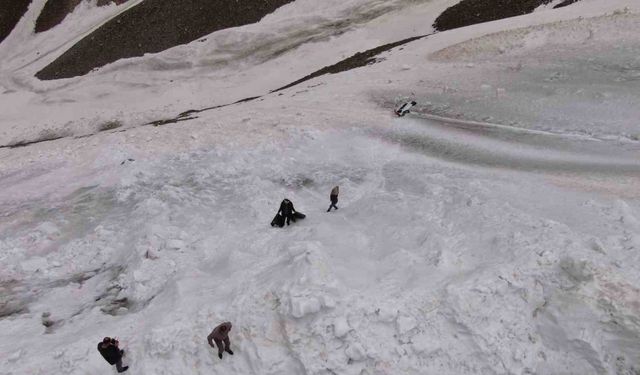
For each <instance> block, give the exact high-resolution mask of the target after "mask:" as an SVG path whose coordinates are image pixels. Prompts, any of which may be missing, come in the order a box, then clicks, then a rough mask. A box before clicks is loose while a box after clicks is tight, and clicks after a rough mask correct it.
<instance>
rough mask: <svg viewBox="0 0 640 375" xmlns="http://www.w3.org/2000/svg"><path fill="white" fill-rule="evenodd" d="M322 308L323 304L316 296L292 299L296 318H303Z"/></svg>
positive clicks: (293, 314) (292, 311)
mask: <svg viewBox="0 0 640 375" xmlns="http://www.w3.org/2000/svg"><path fill="white" fill-rule="evenodd" d="M321 309H322V304H321V303H320V301H319V300H318V299H317V298H314V297H294V298H292V299H291V315H292V316H293V317H294V318H302V317H303V316H305V315H309V314H315V313H317V312H318V311H320V310H321Z"/></svg>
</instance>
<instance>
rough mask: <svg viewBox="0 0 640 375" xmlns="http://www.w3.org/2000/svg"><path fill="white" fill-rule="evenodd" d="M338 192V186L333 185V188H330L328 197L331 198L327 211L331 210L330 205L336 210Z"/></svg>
mask: <svg viewBox="0 0 640 375" xmlns="http://www.w3.org/2000/svg"><path fill="white" fill-rule="evenodd" d="M339 193H340V187H339V186H334V187H333V189H331V194H330V195H329V199H331V205H330V206H329V209H328V210H327V212H330V211H331V207H333V208H335V209H336V210H337V209H338V206H336V204H338V194H339Z"/></svg>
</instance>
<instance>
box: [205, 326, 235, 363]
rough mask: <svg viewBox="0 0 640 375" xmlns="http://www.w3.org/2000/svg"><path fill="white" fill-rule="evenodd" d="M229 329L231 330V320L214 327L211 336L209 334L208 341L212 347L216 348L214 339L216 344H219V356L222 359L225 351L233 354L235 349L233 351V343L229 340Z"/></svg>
mask: <svg viewBox="0 0 640 375" xmlns="http://www.w3.org/2000/svg"><path fill="white" fill-rule="evenodd" d="M229 331H231V322H224V323H222V324H220V325H219V326H217V327H216V328H214V329H213V331H211V333H210V334H209V336H207V341H208V342H209V345H211V347H212V348H215V345H213V342H214V341H215V343H216V345H218V358H220V359H222V352H223V351H225V352H227V353H229V354H231V355H233V351H231V343H230V342H229ZM223 344H224V346H223Z"/></svg>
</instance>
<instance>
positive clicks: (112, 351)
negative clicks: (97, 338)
mask: <svg viewBox="0 0 640 375" xmlns="http://www.w3.org/2000/svg"><path fill="white" fill-rule="evenodd" d="M119 344H120V343H119V342H118V340H116V339H114V338H111V337H105V338H104V339H103V340H102V342H100V343H99V344H98V351H99V352H100V354H102V356H103V357H104V359H105V360H106V361H107V362H109V364H110V365H112V366H113V365H116V369H117V370H118V372H125V371H127V369H129V366H124V367H123V366H122V356H123V355H124V350H121V349H120V348H119V347H118V345H119Z"/></svg>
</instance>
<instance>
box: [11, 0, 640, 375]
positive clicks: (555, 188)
mask: <svg viewBox="0 0 640 375" xmlns="http://www.w3.org/2000/svg"><path fill="white" fill-rule="evenodd" d="M315 3H316V2H311V1H308V2H306V1H300V2H295V3H292V4H290V6H287V7H284V8H283V9H282V12H280V11H278V12H276V13H274V14H273V15H271V16H269V17H267V18H265V19H264V20H263V21H262V22H261V23H259V24H256V25H252V26H248V27H243V28H240V29H237V30H229V31H226V32H221V33H215V34H213V35H211V36H209V37H208V38H207V41H206V42H202V43H193V44H190V45H187V46H183V47H178V48H176V49H172V50H169V51H166V52H165V53H162V54H158V55H153V56H145V57H142V58H139V59H132V60H131V61H123V62H119V63H115V64H112V65H111V66H109V67H106V68H104V69H102V70H99V71H97V72H95V73H92V74H91V75H89V76H87V77H84V78H78V79H72V80H65V81H61V82H47V83H41V82H37V81H34V80H32V79H31V78H29V77H31V74H32V73H33V72H35V71H37V69H38V67H39V66H41V64H45V63H46V62H45V61H35V60H34V61H33V62H30V63H28V64H23V65H21V64H19V63H18V60H19V58H17V57H16V58H13V57H11V58H5V57H3V62H5V61H6V62H7V64H8V65H5V64H4V63H3V64H2V66H3V71H2V73H1V77H2V78H1V79H2V81H1V82H2V85H3V87H5V89H6V90H7V91H9V92H8V93H7V92H5V93H4V94H2V95H1V96H0V98H2V101H1V103H2V104H0V105H2V106H3V110H2V115H1V116H2V117H0V127H1V129H2V131H3V132H4V135H3V144H4V142H5V141H10V140H19V139H30V137H37V136H38V134H40V133H41V132H42V131H44V130H47V129H53V130H56V131H57V130H58V129H66V130H67V131H68V134H72V135H82V134H85V133H92V132H93V130H95V127H97V126H99V125H100V124H102V123H103V122H105V121H107V120H109V119H117V120H119V121H121V122H122V123H123V126H122V127H121V128H118V129H115V130H111V131H103V132H99V133H97V134H96V135H92V136H89V137H84V138H74V137H66V138H64V139H60V140H57V141H51V142H43V143H38V144H34V145H31V146H26V147H21V148H13V149H9V148H2V149H0V189H1V191H2V194H0V202H1V206H0V207H1V210H2V212H1V215H0V261H1V262H2V265H3V267H2V269H1V271H0V290H1V291H2V294H1V297H0V298H1V299H0V303H1V304H0V338H2V340H0V353H2V355H1V356H0V374H2V375H4V374H12V375H13V374H52V373H66V374H109V373H114V372H115V370H114V369H111V368H109V366H108V365H107V364H106V363H105V362H104V360H103V359H102V358H101V357H100V355H99V354H98V353H97V351H96V350H95V345H96V344H97V342H98V341H99V340H100V339H101V338H102V337H104V336H108V335H111V336H117V337H118V338H119V339H120V342H121V343H122V344H123V346H124V347H125V349H126V350H127V357H126V359H125V363H127V364H130V365H131V369H130V372H131V373H136V374H205V373H206V374H305V373H307V374H634V373H637V371H638V370H639V369H640V357H638V353H640V326H639V323H638V318H637V317H638V315H639V313H640V278H639V276H638V275H640V272H639V271H640V270H639V269H638V268H639V264H640V262H639V261H640V256H639V255H638V254H639V253H638V250H639V249H640V201H639V198H640V190H638V186H640V185H639V183H640V181H639V179H640V162H639V161H638V155H639V151H640V145H639V144H638V140H637V136H636V135H637V134H638V127H637V125H636V122H635V121H637V120H636V119H637V116H636V112H634V111H637V108H638V105H637V104H638V94H639V93H640V91H639V90H637V84H636V82H637V81H636V80H635V79H634V77H635V75H634V74H635V73H636V71H637V51H638V48H640V35H639V34H640V28H637V27H635V26H637V24H638V22H639V21H638V20H640V7H639V5H638V4H637V3H636V2H635V1H632V0H628V1H623V0H615V1H607V2H602V1H596V0H592V1H588V0H583V2H581V3H578V4H575V5H572V6H571V7H567V8H562V9H558V10H540V11H539V12H535V13H534V14H531V15H528V16H523V17H518V18H516V19H509V20H502V21H497V22H492V23H489V24H481V25H475V26H472V27H468V28H464V29H460V30H452V31H448V32H445V33H439V34H436V35H434V36H431V37H428V38H424V39H421V40H418V41H414V42H412V43H410V44H407V45H405V46H403V47H399V48H396V49H394V50H392V51H390V52H387V53H384V54H382V55H381V56H380V60H381V61H380V62H378V63H377V64H374V65H371V66H368V67H364V68H360V69H355V70H351V71H348V72H344V73H340V74H335V75H327V76H322V77H319V78H316V79H314V80H311V81H308V82H305V83H303V84H301V85H299V86H295V87H292V88H290V89H287V90H284V91H283V92H281V93H274V94H270V95H265V96H264V97H262V98H260V99H257V100H255V101H251V102H246V103H240V104H236V105H232V106H227V107H223V108H218V109H214V110H210V111H205V112H201V113H198V114H197V118H196V119H193V120H190V121H184V122H179V123H176V124H168V125H165V126H160V127H153V126H142V125H143V124H144V123H145V122H146V121H149V120H152V119H158V118H162V117H163V116H164V115H166V116H175V115H176V114H178V113H180V112H182V111H185V110H189V109H193V108H201V107H205V106H211V105H216V104H225V103H229V102H232V101H234V100H237V99H241V98H244V97H248V96H253V95H262V94H265V93H267V92H268V91H269V90H270V89H273V88H275V87H280V86H282V84H283V83H284V84H286V83H288V82H290V81H293V80H295V79H298V78H300V77H302V76H304V75H306V74H308V73H310V72H311V71H313V70H316V69H319V68H321V67H323V66H326V65H329V64H332V63H335V62H336V60H338V59H341V58H344V57H347V56H349V55H351V54H353V53H354V52H356V51H361V50H364V49H367V48H371V47H375V46H377V45H379V44H384V43H388V42H392V41H396V40H400V39H403V38H406V37H410V36H414V35H420V34H427V33H429V32H430V31H431V30H430V28H431V26H430V25H431V23H432V20H433V19H434V18H435V17H436V16H437V14H438V13H439V12H441V11H442V10H444V9H445V8H446V7H448V6H449V5H451V3H452V2H451V1H433V2H406V3H405V2H400V1H399V2H393V5H397V8H393V10H390V11H388V12H386V13H384V14H383V15H381V16H379V17H376V18H372V19H369V20H367V21H366V22H365V21H363V22H362V23H361V24H358V23H355V25H350V26H348V27H345V28H344V30H343V32H342V33H337V34H336V35H333V31H332V27H329V26H326V27H321V26H318V27H317V28H316V29H313V28H311V29H313V36H312V37H310V36H306V37H302V36H300V35H301V34H304V32H307V31H308V29H306V28H305V29H304V32H303V31H302V30H301V28H302V27H303V26H302V25H306V26H308V25H309V24H314V25H323V24H325V23H324V22H329V21H327V20H326V18H330V19H333V20H339V19H342V18H344V17H345V16H344V15H345V14H347V13H348V12H351V11H349V9H353V8H356V9H357V8H358V6H360V7H361V8H360V9H365V8H370V7H367V6H366V5H367V2H365V1H362V2H356V1H353V2H335V4H338V3H340V4H344V5H340V6H339V7H337V8H335V14H332V15H327V12H326V9H325V8H322V6H318V5H317V4H315ZM371 3H372V4H374V3H375V4H378V5H379V6H382V4H383V2H371ZM336 6H337V5H336ZM327 7H329V6H327ZM625 7H628V9H627V10H625ZM105 9H106V10H95V9H94V10H92V9H90V8H87V12H91V14H93V15H95V17H96V19H98V12H101V13H100V15H101V16H107V12H108V11H112V12H115V11H116V8H115V7H114V8H105ZM285 11H286V13H285ZM102 12H104V13H102ZM314 12H315V13H314ZM72 16H73V15H72ZM322 17H325V20H324V21H322V20H321V19H322ZM578 17H581V18H578ZM68 18H69V17H68ZM425 19H427V20H428V22H425ZM336 22H337V21H336ZM329 24H330V22H329V23H326V24H325V25H329ZM65 25H67V26H65ZM69 25H70V24H69V23H68V20H65V21H64V22H63V24H62V25H61V26H60V27H70V26H69ZM287 27H288V28H289V29H287ZM78 30H79V29H78ZM53 31H55V29H54V30H53ZM245 34H246V35H251V36H252V37H251V38H250V37H248V36H246V35H245ZM285 34H286V36H287V37H286V38H284V35H285ZM50 35H53V34H50ZM243 35H245V36H246V37H247V39H246V40H252V41H254V42H255V43H256V44H260V43H259V42H257V40H264V43H263V44H264V45H268V46H270V47H269V49H268V50H265V51H263V52H264V55H261V54H260V53H261V50H260V49H258V50H256V51H255V52H254V53H253V54H250V55H246V52H243V51H228V52H226V53H225V54H223V53H221V52H220V53H218V52H212V51H221V50H223V49H218V48H217V47H216V46H218V47H219V46H223V45H227V46H233V45H234V41H236V42H237V41H240V40H245V39H242V36H243ZM258 36H262V37H258ZM12 37H15V36H13V35H12ZM15 38H17V37H15ZM25 38H26V37H25ZM37 38H40V36H37V37H35V39H33V40H31V39H28V38H27V39H24V40H25V41H26V40H29V42H28V43H27V42H25V43H26V44H25V47H24V51H25V54H28V53H30V52H28V51H29V50H30V49H31V48H33V47H34V46H35V45H36V44H37V43H44V41H42V40H41V41H40V42H37V41H36V40H37ZM254 38H255V39H254ZM309 38H310V39H309ZM271 42H273V43H271ZM285 42H286V43H285ZM32 43H33V44H32ZM281 43H284V46H285V47H283V44H281ZM244 44H245V45H247V50H250V49H251V48H252V47H251V46H250V45H248V44H247V43H244ZM292 46H295V47H292ZM329 47H331V48H329ZM0 48H7V50H5V51H8V49H9V48H11V51H12V52H11V54H7V55H5V54H2V56H17V55H18V53H17V52H16V51H21V49H20V48H19V47H18V44H7V45H4V44H3V45H0ZM33 50H35V49H31V51H33ZM273 51H286V52H283V53H281V54H276V56H275V57H273V56H270V55H272V53H273ZM594 51H599V53H598V54H594ZM52 53H53V52H52ZM261 56H263V57H261ZM266 56H269V57H266ZM51 58H52V57H51ZM589 59H593V60H592V61H589ZM170 62H172V63H173V65H171V64H170V65H163V64H168V63H170ZM585 62H588V63H585ZM218 63H220V65H218ZM5 66H10V67H11V68H6V69H5V68H4V67H5ZM161 66H164V67H165V68H166V69H159V67H161ZM556 72H557V73H558V74H556ZM19 77H22V78H19ZM549 77H556V78H554V79H549V80H545V78H549ZM171 80H174V82H170V81H171ZM136 82H137V83H136ZM12 90H15V91H12ZM53 98H55V100H56V103H55V104H52V103H51V102H50V101H51V100H53ZM134 98H135V99H136V100H134ZM407 98H414V99H416V100H417V101H418V103H419V105H418V106H417V110H416V111H415V113H413V114H410V115H408V116H406V117H404V118H402V119H399V118H395V117H393V116H392V112H391V109H392V108H393V106H394V105H395V104H397V103H398V102H400V101H401V100H404V99H407ZM70 100H73V102H71V101H70ZM599 113H601V116H598V114H599ZM45 115H46V116H47V118H48V121H42V117H43V116H45ZM69 121H71V123H69ZM122 130H126V131H122ZM336 184H339V185H340V186H341V196H340V203H339V207H340V209H339V210H338V211H336V212H332V213H330V214H328V213H326V212H325V210H326V208H327V207H328V204H329V202H328V193H329V191H330V189H331V187H332V186H334V185H336ZM284 197H288V198H289V199H291V200H292V201H293V202H294V204H295V206H296V208H297V209H299V210H300V211H301V212H304V213H306V214H307V215H308V217H307V219H305V220H303V221H301V222H298V223H296V224H295V225H293V226H290V227H286V228H284V229H273V228H271V227H269V226H268V223H269V222H270V221H271V219H272V217H273V215H274V213H275V210H276V209H277V206H278V204H279V202H280V201H281V200H282V198H284ZM226 320H229V321H232V322H233V324H234V328H233V330H232V331H231V342H232V347H233V348H234V351H235V353H236V354H235V355H234V356H233V357H231V356H225V357H224V359H223V360H222V361H220V360H219V359H218V358H217V356H215V353H214V352H213V351H212V349H211V348H210V347H208V346H207V344H206V336H207V334H208V333H209V332H210V330H211V329H212V328H213V327H214V326H215V325H216V324H218V323H219V322H221V321H226ZM45 325H46V326H48V327H45Z"/></svg>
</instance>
